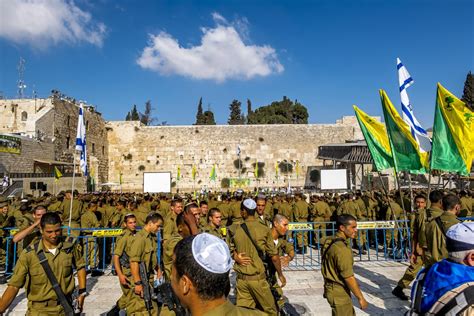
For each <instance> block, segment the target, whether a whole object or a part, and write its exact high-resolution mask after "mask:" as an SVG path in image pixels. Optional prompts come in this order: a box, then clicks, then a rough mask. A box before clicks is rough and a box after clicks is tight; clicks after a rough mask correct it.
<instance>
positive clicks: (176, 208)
mask: <svg viewBox="0 0 474 316" xmlns="http://www.w3.org/2000/svg"><path fill="white" fill-rule="evenodd" d="M182 211H183V200H181V199H175V200H173V201H171V206H170V212H169V214H168V217H167V218H166V221H165V225H164V227H163V241H166V240H167V239H169V238H170V237H171V236H172V235H175V234H176V232H177V231H178V228H177V227H176V217H177V216H178V215H179V214H180V213H181V212H182Z"/></svg>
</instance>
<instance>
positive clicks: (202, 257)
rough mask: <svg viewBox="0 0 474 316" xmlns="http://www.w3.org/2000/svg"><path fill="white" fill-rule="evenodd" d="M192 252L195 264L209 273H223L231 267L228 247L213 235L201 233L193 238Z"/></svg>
mask: <svg viewBox="0 0 474 316" xmlns="http://www.w3.org/2000/svg"><path fill="white" fill-rule="evenodd" d="M192 250H193V256H194V259H195V260H196V262H197V263H199V265H200V266H201V267H203V268H204V269H206V270H207V271H209V272H211V273H225V272H228V271H229V270H230V268H231V266H232V259H231V257H230V251H229V247H227V244H226V243H225V242H224V241H223V240H222V239H220V238H218V237H216V236H214V235H211V234H208V233H202V234H199V235H197V236H196V237H194V239H193V242H192Z"/></svg>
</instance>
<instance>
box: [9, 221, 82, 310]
mask: <svg viewBox="0 0 474 316" xmlns="http://www.w3.org/2000/svg"><path fill="white" fill-rule="evenodd" d="M40 227H41V236H42V238H41V240H39V241H38V242H36V243H35V244H34V245H30V246H28V247H27V248H26V249H25V250H23V252H22V254H21V255H20V258H19V259H18V262H17V264H16V266H15V269H14V271H13V276H12V277H11V279H10V281H9V282H8V287H7V289H6V290H5V292H4V293H3V296H2V298H1V300H0V313H4V312H5V310H6V309H7V308H8V307H9V306H10V304H11V303H12V301H13V299H14V298H15V297H16V295H17V294H18V291H19V289H20V288H22V287H23V286H24V285H25V284H27V287H26V296H27V298H28V310H27V312H26V314H27V315H66V312H65V307H64V306H66V307H69V308H70V309H72V307H71V305H70V304H71V301H72V300H71V296H72V293H73V291H74V287H75V286H74V274H73V269H74V268H75V269H76V271H77V279H78V282H79V290H78V294H79V297H78V305H79V308H80V310H82V307H83V304H84V298H85V296H86V295H87V291H86V271H85V269H84V267H85V262H84V259H83V257H82V254H81V252H80V251H79V249H78V248H77V245H75V244H72V243H69V242H66V241H63V239H62V236H61V235H62V230H61V218H60V217H59V215H58V214H56V213H47V214H45V215H43V217H42V218H41V222H40ZM40 256H44V257H45V258H46V259H47V261H46V263H47V264H48V265H49V267H50V269H51V270H52V272H53V274H54V276H56V278H57V283H58V285H59V287H57V290H58V291H60V292H62V294H63V296H65V300H61V299H60V297H58V295H57V294H56V291H55V290H54V289H53V285H52V284H51V281H50V279H49V277H48V274H47V273H46V272H45V270H44V268H43V266H42V264H41V263H40Z"/></svg>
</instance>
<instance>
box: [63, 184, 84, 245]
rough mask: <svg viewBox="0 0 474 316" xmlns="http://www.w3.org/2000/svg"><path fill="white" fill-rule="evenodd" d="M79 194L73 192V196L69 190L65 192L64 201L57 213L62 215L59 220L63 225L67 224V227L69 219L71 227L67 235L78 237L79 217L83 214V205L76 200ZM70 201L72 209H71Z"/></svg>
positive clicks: (75, 191)
mask: <svg viewBox="0 0 474 316" xmlns="http://www.w3.org/2000/svg"><path fill="white" fill-rule="evenodd" d="M78 198H79V192H77V190H74V195H73V194H72V191H71V190H67V191H66V195H65V199H64V201H63V203H62V205H61V208H60V209H58V211H59V212H60V213H61V214H62V215H61V220H62V222H63V223H64V224H66V223H67V225H68V226H69V218H71V226H70V229H69V230H68V235H72V236H75V237H78V236H79V234H80V233H81V231H80V228H81V215H82V213H83V212H84V210H83V204H82V202H81V201H79V200H78ZM71 200H72V208H71Z"/></svg>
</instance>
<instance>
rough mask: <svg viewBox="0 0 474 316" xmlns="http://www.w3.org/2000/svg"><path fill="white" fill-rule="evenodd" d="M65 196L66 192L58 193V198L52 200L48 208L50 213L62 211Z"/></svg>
mask: <svg viewBox="0 0 474 316" xmlns="http://www.w3.org/2000/svg"><path fill="white" fill-rule="evenodd" d="M64 195H65V193H64V191H61V192H59V193H58V195H57V197H56V198H55V197H52V198H51V204H50V205H49V206H48V211H49V212H57V211H60V210H61V209H62V204H63V200H64Z"/></svg>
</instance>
